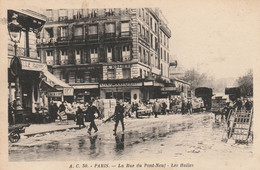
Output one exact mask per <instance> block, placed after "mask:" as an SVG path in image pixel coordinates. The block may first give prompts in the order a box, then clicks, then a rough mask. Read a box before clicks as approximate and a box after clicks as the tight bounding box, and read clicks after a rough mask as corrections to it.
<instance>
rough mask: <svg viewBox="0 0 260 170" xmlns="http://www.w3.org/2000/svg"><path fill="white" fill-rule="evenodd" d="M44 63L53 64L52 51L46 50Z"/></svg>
mask: <svg viewBox="0 0 260 170" xmlns="http://www.w3.org/2000/svg"><path fill="white" fill-rule="evenodd" d="M46 63H47V65H53V51H46Z"/></svg>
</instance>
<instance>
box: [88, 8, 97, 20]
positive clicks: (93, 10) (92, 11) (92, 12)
mask: <svg viewBox="0 0 260 170" xmlns="http://www.w3.org/2000/svg"><path fill="white" fill-rule="evenodd" d="M96 16H97V9H92V10H91V11H90V14H89V17H90V18H93V17H96Z"/></svg>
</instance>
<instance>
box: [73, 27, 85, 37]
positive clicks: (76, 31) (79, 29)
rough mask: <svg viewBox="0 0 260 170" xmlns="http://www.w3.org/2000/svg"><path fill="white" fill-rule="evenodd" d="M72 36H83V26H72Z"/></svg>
mask: <svg viewBox="0 0 260 170" xmlns="http://www.w3.org/2000/svg"><path fill="white" fill-rule="evenodd" d="M74 38H83V27H82V26H75V27H74Z"/></svg>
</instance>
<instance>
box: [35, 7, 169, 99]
mask: <svg viewBox="0 0 260 170" xmlns="http://www.w3.org/2000/svg"><path fill="white" fill-rule="evenodd" d="M44 15H46V16H47V23H46V24H45V26H44V29H43V30H42V32H41V33H40V35H39V37H38V40H37V43H38V46H37V47H38V50H39V54H40V56H41V61H42V62H43V63H47V65H48V66H49V69H50V71H51V72H52V73H53V74H54V75H55V76H56V77H58V78H59V79H61V80H62V81H64V82H66V83H68V84H69V85H71V86H73V87H74V97H67V98H65V100H67V101H73V100H75V99H76V100H78V101H88V100H89V99H90V98H91V97H101V98H119V99H125V100H129V101H130V100H131V102H133V101H139V100H146V99H149V98H155V97H160V95H161V88H162V87H164V86H165V85H166V84H167V83H169V78H168V77H169V73H168V71H169V69H168V68H169V62H170V58H169V39H170V37H171V31H170V29H169V28H168V27H167V22H166V20H165V19H164V17H163V15H162V13H161V11H160V10H159V9H151V8H139V9H129V8H125V9H117V8H113V9H59V10H55V9H53V10H52V9H49V10H45V11H44Z"/></svg>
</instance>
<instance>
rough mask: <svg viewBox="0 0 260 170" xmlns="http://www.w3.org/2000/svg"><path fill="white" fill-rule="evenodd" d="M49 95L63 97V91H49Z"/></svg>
mask: <svg viewBox="0 0 260 170" xmlns="http://www.w3.org/2000/svg"><path fill="white" fill-rule="evenodd" d="M47 95H48V97H61V96H62V92H60V91H59V92H48V94H47Z"/></svg>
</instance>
